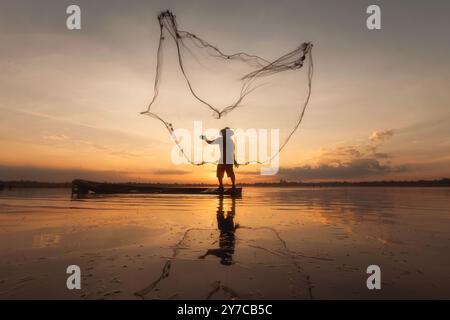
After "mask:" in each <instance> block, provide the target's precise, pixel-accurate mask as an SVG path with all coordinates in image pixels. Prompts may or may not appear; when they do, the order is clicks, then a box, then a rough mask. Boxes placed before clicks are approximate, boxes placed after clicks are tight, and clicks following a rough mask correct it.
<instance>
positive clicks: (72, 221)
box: [0, 187, 450, 299]
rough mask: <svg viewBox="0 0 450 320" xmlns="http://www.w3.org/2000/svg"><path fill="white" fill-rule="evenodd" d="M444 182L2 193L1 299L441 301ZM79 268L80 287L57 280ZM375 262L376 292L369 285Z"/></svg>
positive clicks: (444, 285)
mask: <svg viewBox="0 0 450 320" xmlns="http://www.w3.org/2000/svg"><path fill="white" fill-rule="evenodd" d="M449 208H450V189H449V188H367V187H366V188H353V187H352V188H245V189H244V194H243V197H242V198H240V199H233V198H230V197H223V198H221V197H218V196H213V195H186V196H183V195H125V196H105V197H94V198H88V199H79V200H71V198H70V190H66V189H24V190H4V191H2V192H0V255H1V257H2V258H1V260H0V298H2V299H18V298H60V299H184V298H196V299H271V298H274V299H327V298H338V299H355V298H370V299H379V298H388V299H390V298H394V299H398V298H447V299H448V298H450V272H449V270H450V269H449V267H450V210H449ZM69 265H79V266H80V268H81V270H82V289H81V290H72V291H70V290H68V289H67V288H66V279H67V277H68V275H67V274H66V268H67V266H69ZM369 265H378V266H380V268H381V273H382V279H381V280H382V288H381V290H376V291H373V290H372V291H371V290H368V289H367V286H366V279H367V277H368V275H367V274H366V269H367V267H368V266H369Z"/></svg>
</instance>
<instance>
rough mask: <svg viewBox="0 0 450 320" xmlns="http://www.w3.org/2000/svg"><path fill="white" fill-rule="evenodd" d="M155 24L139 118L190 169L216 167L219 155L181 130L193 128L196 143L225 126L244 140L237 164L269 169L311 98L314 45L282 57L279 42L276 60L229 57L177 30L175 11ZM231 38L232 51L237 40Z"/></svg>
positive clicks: (246, 55) (242, 55) (274, 52)
mask: <svg viewBox="0 0 450 320" xmlns="http://www.w3.org/2000/svg"><path fill="white" fill-rule="evenodd" d="M158 21H159V26H160V37H159V45H158V51H157V65H156V76H155V81H154V93H153V98H152V99H151V101H150V103H149V105H148V108H147V110H146V111H144V112H142V114H145V115H148V116H150V117H152V118H154V119H157V120H158V121H160V122H161V123H162V124H163V125H164V127H165V128H166V129H167V131H168V132H169V133H170V135H171V137H172V139H173V141H174V142H175V143H176V145H177V146H178V148H179V153H180V155H182V157H184V159H185V161H186V162H187V163H190V164H193V165H204V164H207V163H217V158H218V157H217V152H216V151H214V150H212V149H210V150H208V148H203V149H202V151H200V154H199V153H198V150H197V151H196V150H194V149H195V147H196V146H198V145H199V144H201V141H186V140H187V139H186V135H182V134H181V133H183V132H184V131H186V130H188V129H189V130H190V131H191V136H192V140H197V139H200V138H199V136H198V135H199V134H206V136H207V138H208V139H214V138H215V137H218V136H219V132H218V130H220V129H221V128H223V127H225V126H227V127H230V128H231V129H233V130H234V131H235V137H234V139H241V138H242V139H241V140H240V141H241V142H242V143H240V148H239V150H240V151H241V152H239V151H237V154H236V158H237V159H238V163H240V164H251V163H259V164H264V163H267V162H269V161H270V160H271V159H273V158H274V157H276V156H278V155H279V153H280V152H281V151H282V150H283V149H284V148H285V147H286V145H287V144H288V142H289V141H290V139H291V138H292V136H293V135H294V133H295V132H296V131H297V130H298V128H299V127H300V125H301V123H302V120H303V118H304V115H305V111H306V109H307V106H308V103H309V100H310V97H311V82H312V76H313V60H312V47H313V46H312V44H311V43H310V42H304V43H301V44H300V45H298V46H297V47H295V48H294V49H293V50H291V51H289V52H288V53H285V54H281V56H280V53H279V52H278V48H277V47H276V46H275V43H274V42H271V43H269V42H268V43H267V47H268V50H267V51H270V52H271V53H272V55H273V56H275V58H273V59H268V58H267V59H266V58H262V57H260V56H257V55H253V54H249V53H246V52H242V51H241V52H237V53H227V52H224V51H222V50H221V49H219V48H218V47H217V46H215V45H213V44H211V43H209V42H207V41H206V40H204V39H202V38H200V37H198V36H197V35H195V34H193V33H190V32H188V31H182V30H180V29H179V28H178V25H177V21H176V17H175V16H174V15H173V14H172V13H171V12H170V11H165V12H162V13H160V15H159V16H158ZM227 40H228V43H229V44H230V47H232V46H233V45H234V42H233V41H232V39H229V38H227ZM254 41H258V40H254ZM261 41H262V40H261ZM276 56H278V58H276ZM167 62H168V63H167ZM305 69H306V70H305ZM194 126H195V127H196V128H197V129H194V128H193V127H194ZM183 130H184V131H183ZM196 130H197V131H196ZM274 130H278V134H275V131H274ZM192 132H194V133H193V134H192ZM184 133H185V132H184ZM181 136H183V137H181ZM255 137H256V142H255V141H251V140H252V139H253V140H254V139H255ZM264 139H266V141H267V143H266V144H265V143H261V141H262V140H264ZM258 140H259V141H258ZM272 140H273V141H272ZM275 140H278V141H275ZM246 142H247V143H246ZM255 143H256V144H255ZM258 149H259V150H258ZM263 149H265V150H263Z"/></svg>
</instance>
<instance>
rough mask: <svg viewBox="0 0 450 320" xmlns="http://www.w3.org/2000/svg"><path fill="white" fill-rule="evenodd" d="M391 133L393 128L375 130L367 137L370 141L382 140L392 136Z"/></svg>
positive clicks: (392, 133)
mask: <svg viewBox="0 0 450 320" xmlns="http://www.w3.org/2000/svg"><path fill="white" fill-rule="evenodd" d="M393 135H394V130H385V131H375V132H373V133H372V134H371V135H370V137H369V139H370V140H371V141H383V140H387V139H389V138H392V136H393Z"/></svg>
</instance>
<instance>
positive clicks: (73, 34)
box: [0, 0, 450, 183]
mask: <svg viewBox="0 0 450 320" xmlns="http://www.w3.org/2000/svg"><path fill="white" fill-rule="evenodd" d="M375 3H376V4H379V5H380V7H381V10H382V29H381V30H377V31H371V30H368V29H367V28H366V18H367V16H368V15H367V14H366V8H367V6H368V5H370V4H375ZM70 4H78V5H79V6H80V7H81V10H82V29H81V30H78V31H69V30H67V28H66V18H67V15H66V13H65V11H66V7H67V6H68V5H70ZM165 9H170V10H172V11H173V12H174V13H175V14H176V15H177V18H178V23H179V25H180V28H181V29H183V30H189V31H191V32H193V33H196V34H198V35H199V36H201V37H202V38H204V39H207V40H209V41H210V42H212V43H213V44H214V45H218V46H219V47H220V48H221V49H223V50H225V51H227V52H237V51H241V50H243V51H246V52H251V53H256V54H258V55H260V56H263V57H265V58H267V59H269V60H272V59H276V58H277V57H279V56H281V55H282V54H284V53H286V52H288V51H289V50H292V49H293V48H295V47H296V46H298V45H299V44H300V43H302V42H304V41H311V42H312V43H314V53H313V54H314V63H315V73H314V79H313V94H312V97H311V101H310V105H309V109H308V111H307V113H306V116H305V119H304V122H303V124H302V126H301V127H300V129H299V130H298V131H297V132H296V133H295V136H294V137H293V139H292V140H291V141H290V143H289V144H288V145H287V147H286V149H285V150H284V151H283V152H282V154H281V159H280V164H281V169H280V172H279V174H278V175H275V176H267V177H262V176H260V175H259V169H260V167H259V166H256V165H253V166H246V167H241V168H239V169H238V170H237V175H238V182H239V181H245V182H250V181H262V180H264V181H268V180H279V179H288V180H306V181H313V180H322V181H323V180H327V181H328V180H358V181H360V180H382V179H406V180H412V179H435V178H443V177H450V125H449V122H450V91H449V84H450V61H449V59H448V58H449V57H450V42H449V41H448V32H449V30H450V19H449V15H450V2H449V1H444V0H443V1H438V0H435V1H429V2H427V1H413V0H402V1H400V0H396V1H365V0H354V1H353V0H349V1H330V0H327V1H325V0H320V1H317V0H315V1H304V0H293V1H259V0H251V1H211V0H208V1H188V0H186V1H181V0H179V1H168V0H164V1H137V0H135V1H116V0H108V1H106V0H105V1H100V0H96V1H81V0H77V1H62V0H54V1H49V0H43V1H31V0H29V1H22V0H19V1H17V0H4V1H2V2H1V3H0V43H1V45H0V70H1V72H0V88H1V89H0V90H1V94H0V112H1V117H0V150H1V152H0V180H16V179H29V180H40V181H70V180H72V179H74V178H85V179H92V180H111V181H130V180H133V181H170V182H176V181H178V182H207V183H210V182H214V180H215V168H214V166H212V165H209V166H202V167H194V166H192V165H174V164H172V161H171V157H170V156H171V150H172V148H173V146H174V144H173V142H172V141H171V140H170V136H169V135H168V133H167V131H166V129H165V128H164V127H163V126H162V124H161V123H159V122H158V121H156V120H154V119H151V118H149V117H146V116H143V115H141V114H140V112H141V111H144V110H145V109H146V108H147V105H148V103H149V101H150V99H151V97H152V95H153V81H154V76H155V67H156V64H155V63H156V49H157V45H158V38H159V26H158V23H157V20H156V17H157V15H158V12H159V11H162V10H165ZM167 63H168V62H167ZM166 85H168V86H169V87H170V78H169V79H168V82H166ZM244 115H245V113H244ZM244 117H245V116H244ZM262 117H265V118H264V119H263V120H267V121H269V120H270V115H268V114H267V113H265V114H264V115H262ZM192 120H194V119H192ZM248 121H249V122H250V121H251V119H248Z"/></svg>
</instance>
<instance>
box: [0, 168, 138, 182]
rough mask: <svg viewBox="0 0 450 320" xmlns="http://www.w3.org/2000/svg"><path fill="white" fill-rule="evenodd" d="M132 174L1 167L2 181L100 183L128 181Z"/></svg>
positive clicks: (70, 169) (124, 172)
mask: <svg viewBox="0 0 450 320" xmlns="http://www.w3.org/2000/svg"><path fill="white" fill-rule="evenodd" d="M130 174H131V172H126V171H111V170H110V171H106V170H105V171H95V170H85V169H81V168H67V169H57V168H45V167H25V166H5V165H0V177H1V180H32V181H50V182H69V181H72V180H73V179H86V180H98V181H111V180H112V181H126V180H127V179H128V178H127V177H128V176H129V175H130Z"/></svg>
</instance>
